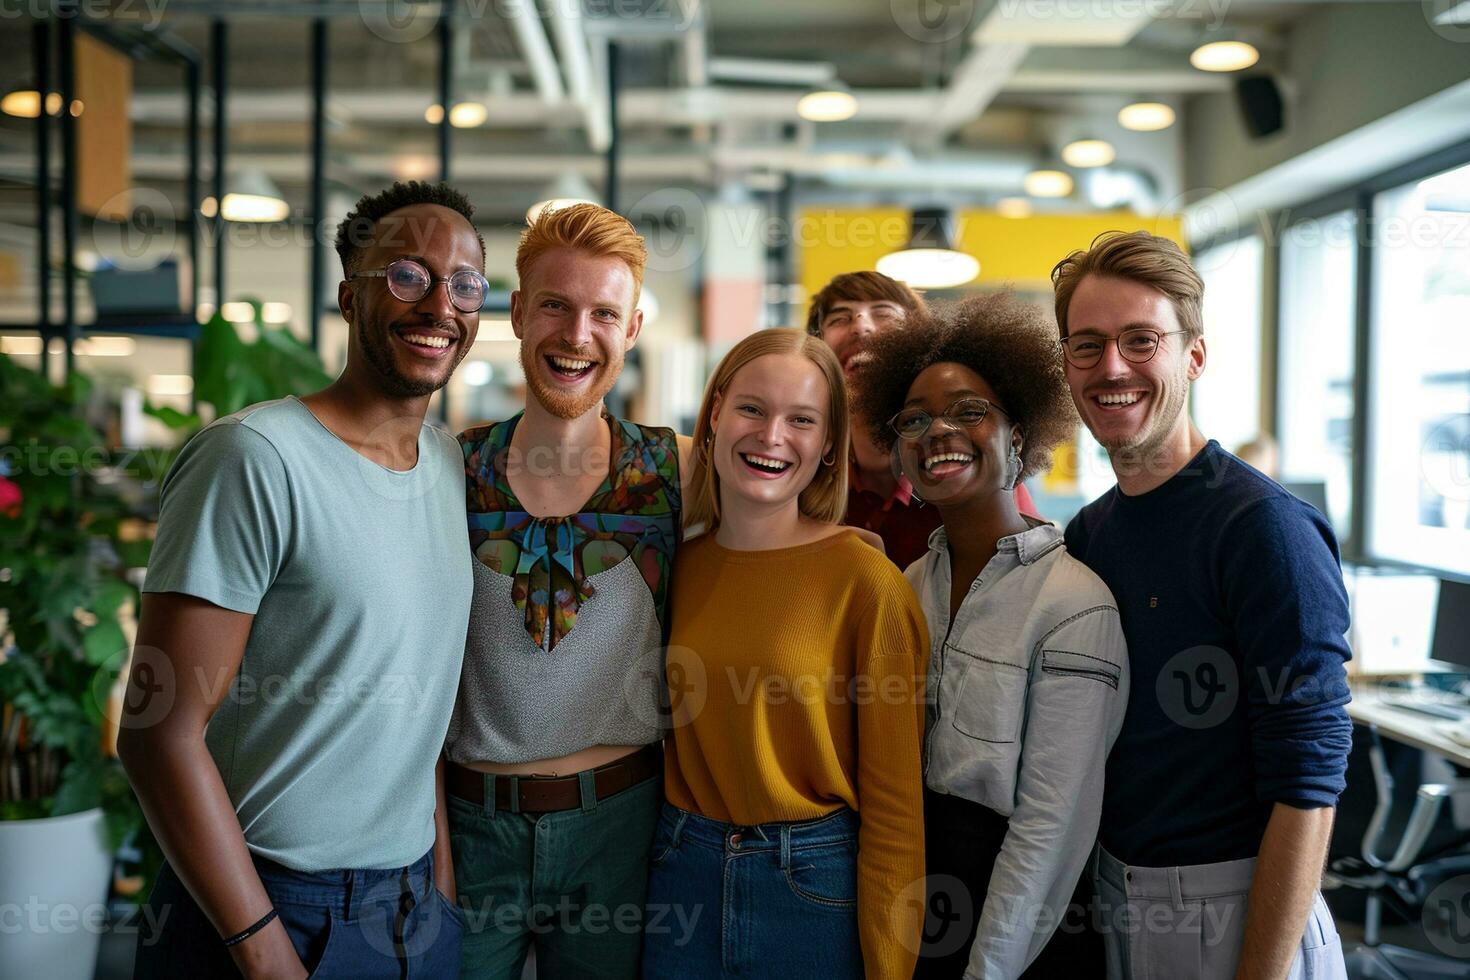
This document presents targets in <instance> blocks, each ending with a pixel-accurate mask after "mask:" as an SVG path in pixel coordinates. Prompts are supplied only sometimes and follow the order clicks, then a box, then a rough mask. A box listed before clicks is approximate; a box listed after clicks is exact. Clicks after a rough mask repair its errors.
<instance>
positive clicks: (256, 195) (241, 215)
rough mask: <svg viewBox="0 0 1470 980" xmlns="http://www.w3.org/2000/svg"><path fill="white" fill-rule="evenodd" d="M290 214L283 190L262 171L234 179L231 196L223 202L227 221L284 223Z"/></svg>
mask: <svg viewBox="0 0 1470 980" xmlns="http://www.w3.org/2000/svg"><path fill="white" fill-rule="evenodd" d="M290 213H291V206H290V205H289V204H287V203H286V198H285V196H284V195H283V194H281V189H280V188H279V187H277V186H276V184H275V181H273V180H271V179H270V177H268V176H266V173H265V171H263V170H258V169H251V170H243V171H241V172H240V173H239V174H237V175H236V176H235V177H234V178H233V179H231V180H230V183H229V193H227V194H225V197H224V200H223V201H221V202H220V214H221V215H223V216H224V219H225V220H226V221H239V222H254V223H264V222H270V221H284V220H285V219H286V217H287V216H288V215H289V214H290Z"/></svg>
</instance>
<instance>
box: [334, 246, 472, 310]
mask: <svg viewBox="0 0 1470 980" xmlns="http://www.w3.org/2000/svg"><path fill="white" fill-rule="evenodd" d="M379 277H381V278H383V279H385V280H387V284H388V292H390V293H392V294H393V296H394V298H395V299H400V300H402V301H403V302H405V303H417V302H418V301H419V300H421V299H423V298H424V297H425V296H427V295H429V290H430V289H432V288H433V287H434V286H437V285H438V284H439V283H441V282H443V283H448V284H449V301H450V302H451V303H453V304H454V308H455V309H456V310H459V311H460V312H461V313H478V312H480V310H481V309H482V308H483V307H484V305H485V295H486V293H488V292H489V291H490V283H489V281H488V280H487V279H486V278H485V277H484V276H482V275H480V273H478V272H476V271H475V270H474V269H460V270H459V271H458V272H456V273H454V274H453V275H451V276H449V277H447V278H440V277H438V276H435V275H434V274H433V273H431V272H430V271H429V270H428V269H426V268H425V267H424V264H423V263H422V262H419V261H417V260H415V259H394V260H393V261H392V262H389V263H388V264H387V265H386V266H384V267H383V268H381V269H368V270H365V271H362V272H355V273H353V274H352V275H350V276H348V277H347V278H348V279H349V280H350V279H376V278H379Z"/></svg>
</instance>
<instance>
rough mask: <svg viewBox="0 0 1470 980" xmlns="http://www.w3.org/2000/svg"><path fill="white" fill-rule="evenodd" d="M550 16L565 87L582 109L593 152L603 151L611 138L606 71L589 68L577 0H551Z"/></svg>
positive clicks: (583, 24)
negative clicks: (596, 71)
mask: <svg viewBox="0 0 1470 980" xmlns="http://www.w3.org/2000/svg"><path fill="white" fill-rule="evenodd" d="M550 20H551V33H552V36H553V37H555V39H556V49H557V51H558V52H560V54H561V64H562V67H563V69H565V71H566V75H567V89H568V90H569V91H570V92H571V96H572V101H573V102H575V103H576V104H577V105H578V107H579V108H580V109H581V111H582V123H583V125H584V126H586V128H587V142H588V144H589V145H590V146H591V147H592V150H593V151H594V152H596V153H603V152H605V151H606V150H607V147H608V144H610V143H611V142H612V126H611V122H610V120H609V119H608V117H607V93H606V89H605V86H606V79H607V74H606V72H604V73H602V74H600V75H599V74H596V73H595V72H594V71H593V68H592V54H591V52H590V50H589V48H588V41H587V28H586V24H585V22H584V21H583V19H582V4H581V0H552V2H551V7H550Z"/></svg>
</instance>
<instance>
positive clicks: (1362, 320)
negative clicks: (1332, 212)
mask: <svg viewBox="0 0 1470 980" xmlns="http://www.w3.org/2000/svg"><path fill="white" fill-rule="evenodd" d="M1377 220H1378V215H1377V214H1376V213H1375V211H1374V207H1373V195H1372V194H1371V193H1367V192H1364V193H1363V194H1361V195H1359V197H1358V202H1357V215H1356V221H1355V222H1354V227H1355V228H1356V229H1357V233H1358V235H1357V256H1356V257H1355V259H1354V261H1355V265H1356V272H1357V275H1356V277H1355V278H1356V279H1357V283H1356V285H1357V290H1356V293H1355V295H1354V296H1353V335H1354V338H1355V339H1356V341H1357V344H1356V345H1355V347H1354V349H1353V420H1352V433H1353V457H1352V468H1351V471H1350V479H1351V480H1352V488H1353V513H1352V521H1351V523H1350V524H1349V528H1350V530H1349V532H1348V538H1349V540H1348V541H1347V547H1346V548H1345V549H1344V551H1345V554H1344V557H1349V556H1350V557H1352V558H1355V559H1357V558H1362V557H1364V556H1366V555H1367V554H1368V551H1369V549H1368V537H1369V535H1371V534H1372V533H1373V527H1372V522H1371V519H1370V517H1369V515H1368V480H1369V476H1370V469H1369V467H1370V465H1371V463H1372V459H1373V450H1374V447H1373V445H1372V441H1373V438H1372V426H1370V425H1369V424H1368V412H1369V406H1371V405H1372V404H1373V402H1372V401H1371V399H1372V397H1373V377H1372V363H1373V258H1374V256H1373V239H1374V236H1376V235H1377V233H1378V232H1377V229H1376V228H1375V227H1374V224H1375V222H1376V221H1377Z"/></svg>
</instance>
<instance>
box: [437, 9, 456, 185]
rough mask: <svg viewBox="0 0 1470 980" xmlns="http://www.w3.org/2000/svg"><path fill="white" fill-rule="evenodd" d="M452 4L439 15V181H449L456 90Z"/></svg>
mask: <svg viewBox="0 0 1470 980" xmlns="http://www.w3.org/2000/svg"><path fill="white" fill-rule="evenodd" d="M449 11H450V4H447V3H446V4H445V5H444V9H443V11H442V12H441V13H440V14H439V108H440V110H442V111H441V112H440V115H439V132H438V136H439V179H440V180H443V181H448V180H449V136H450V132H451V127H450V125H449V108H450V101H449V100H450V98H451V97H452V96H453V94H454V93H453V88H454V48H453V37H452V36H451V26H452V25H451V21H450V19H449Z"/></svg>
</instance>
